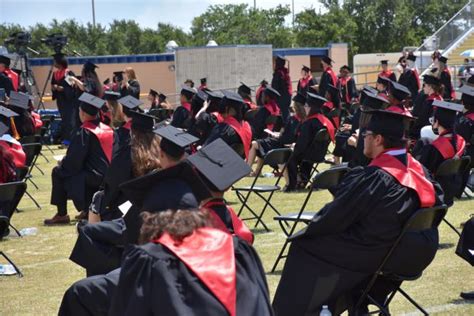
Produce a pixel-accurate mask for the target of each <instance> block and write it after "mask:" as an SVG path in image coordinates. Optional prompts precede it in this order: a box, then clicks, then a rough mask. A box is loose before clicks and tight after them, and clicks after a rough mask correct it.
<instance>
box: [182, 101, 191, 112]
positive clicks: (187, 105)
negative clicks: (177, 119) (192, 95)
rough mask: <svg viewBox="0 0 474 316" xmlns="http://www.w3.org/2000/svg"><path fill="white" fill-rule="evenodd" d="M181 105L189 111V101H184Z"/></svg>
mask: <svg viewBox="0 0 474 316" xmlns="http://www.w3.org/2000/svg"><path fill="white" fill-rule="evenodd" d="M181 106H182V107H183V108H185V109H186V110H188V112H189V113H191V103H188V102H184V103H182V104H181Z"/></svg>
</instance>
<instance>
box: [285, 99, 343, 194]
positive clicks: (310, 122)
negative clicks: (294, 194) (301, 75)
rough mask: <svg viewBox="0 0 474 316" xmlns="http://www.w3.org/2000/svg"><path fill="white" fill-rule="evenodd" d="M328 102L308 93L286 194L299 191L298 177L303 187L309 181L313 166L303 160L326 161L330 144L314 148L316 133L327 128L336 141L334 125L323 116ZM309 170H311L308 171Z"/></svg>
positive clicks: (289, 169)
mask: <svg viewBox="0 0 474 316" xmlns="http://www.w3.org/2000/svg"><path fill="white" fill-rule="evenodd" d="M325 102H327V100H326V99H325V98H323V97H321V96H319V95H316V94H313V93H311V92H308V93H307V94H306V106H305V108H306V112H307V116H306V119H305V120H304V122H302V123H301V126H300V128H299V131H298V134H297V137H296V142H295V146H294V148H293V155H292V156H291V158H290V160H289V162H288V177H289V182H288V185H287V187H286V189H285V192H291V191H294V190H296V189H297V185H299V184H298V183H297V182H298V181H297V180H298V179H297V177H298V175H300V176H301V177H302V179H301V183H302V184H301V186H304V185H305V183H306V182H307V181H308V180H309V179H307V177H308V176H309V172H310V171H311V168H312V164H309V165H308V164H306V165H305V164H303V160H310V161H319V160H324V156H325V155H326V153H327V149H328V146H329V142H330V141H327V142H322V143H318V144H317V145H315V147H314V148H313V146H311V145H312V144H313V140H314V137H315V136H316V133H317V132H318V131H319V130H321V129H323V128H325V129H326V130H327V131H328V133H329V138H330V140H331V141H334V137H335V128H334V125H333V123H332V122H331V121H330V120H329V119H328V118H327V117H325V116H324V115H323V114H322V107H323V105H324V103H325ZM307 169H309V170H307Z"/></svg>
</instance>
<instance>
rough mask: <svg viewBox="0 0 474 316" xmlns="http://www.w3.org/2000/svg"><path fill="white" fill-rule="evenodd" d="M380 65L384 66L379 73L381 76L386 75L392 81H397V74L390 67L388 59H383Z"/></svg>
mask: <svg viewBox="0 0 474 316" xmlns="http://www.w3.org/2000/svg"><path fill="white" fill-rule="evenodd" d="M380 66H381V67H382V71H381V72H380V73H379V77H385V78H388V79H390V80H392V81H397V77H396V76H395V74H394V73H393V71H391V70H390V69H388V60H386V59H384V60H381V61H380Z"/></svg>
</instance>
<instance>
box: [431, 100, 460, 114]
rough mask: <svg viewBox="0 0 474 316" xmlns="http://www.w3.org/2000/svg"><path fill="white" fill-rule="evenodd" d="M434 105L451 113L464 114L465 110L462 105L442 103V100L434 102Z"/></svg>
mask: <svg viewBox="0 0 474 316" xmlns="http://www.w3.org/2000/svg"><path fill="white" fill-rule="evenodd" d="M432 105H433V106H436V107H437V108H441V109H445V110H447V111H451V112H462V111H463V109H464V107H463V106H462V104H459V103H453V102H446V101H441V100H434V101H433V103H432Z"/></svg>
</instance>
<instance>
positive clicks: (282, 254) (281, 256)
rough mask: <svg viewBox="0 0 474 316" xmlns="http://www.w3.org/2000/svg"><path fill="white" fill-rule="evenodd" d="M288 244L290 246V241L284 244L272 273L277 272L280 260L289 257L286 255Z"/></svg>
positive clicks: (286, 240)
mask: <svg viewBox="0 0 474 316" xmlns="http://www.w3.org/2000/svg"><path fill="white" fill-rule="evenodd" d="M288 244H289V242H288V239H285V243H284V244H283V247H281V250H280V253H279V254H278V257H277V259H276V261H275V263H274V264H273V267H272V270H271V272H272V273H273V272H275V270H276V268H277V266H278V264H279V263H280V260H281V259H283V258H286V257H287V256H286V255H285V254H284V253H285V250H286V247H287V246H288Z"/></svg>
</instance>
